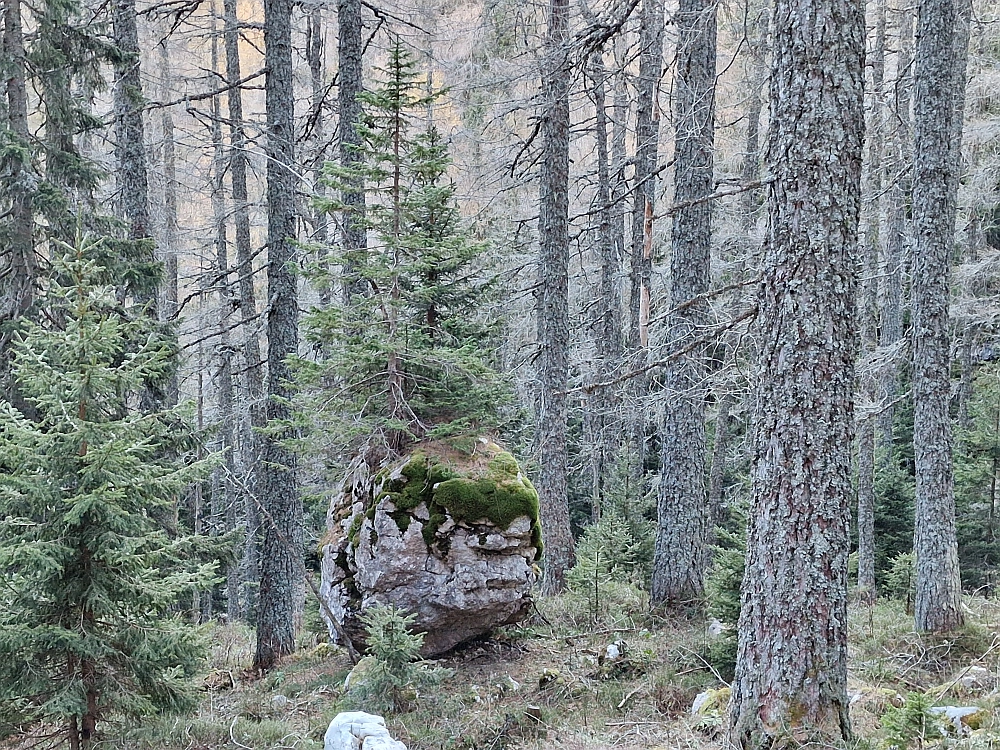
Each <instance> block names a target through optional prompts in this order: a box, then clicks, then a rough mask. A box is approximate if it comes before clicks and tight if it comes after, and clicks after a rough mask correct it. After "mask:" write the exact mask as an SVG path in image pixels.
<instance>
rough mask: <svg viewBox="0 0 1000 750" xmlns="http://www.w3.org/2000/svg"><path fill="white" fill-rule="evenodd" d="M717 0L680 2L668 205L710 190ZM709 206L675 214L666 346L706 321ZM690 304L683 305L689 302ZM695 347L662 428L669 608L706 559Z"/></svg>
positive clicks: (668, 375) (696, 585)
mask: <svg viewBox="0 0 1000 750" xmlns="http://www.w3.org/2000/svg"><path fill="white" fill-rule="evenodd" d="M715 16H716V10H715V2H714V0H681V2H680V6H679V8H678V11H677V14H676V16H675V22H676V24H677V30H678V42H677V74H676V76H675V78H674V127H675V131H676V141H675V146H674V203H678V204H684V203H688V202H691V201H697V200H699V199H703V198H705V197H706V196H708V195H711V194H712V191H713V189H714V187H715V181H714V174H713V169H714V137H715V123H714V118H715V57H716V54H715V48H716V20H715ZM711 249H712V203H711V201H702V202H700V203H695V204H693V205H689V206H685V207H684V208H681V209H680V210H678V211H677V212H676V213H674V226H673V233H672V253H671V258H670V282H671V286H670V309H671V311H672V312H671V313H670V316H669V326H670V345H671V348H674V349H679V348H683V347H687V346H689V345H690V342H691V340H692V339H693V338H695V337H696V336H697V335H698V329H699V327H701V326H704V325H705V323H706V322H707V307H708V306H707V302H704V301H702V302H697V303H694V304H690V301H691V300H692V299H695V298H698V297H701V296H703V295H704V294H705V293H706V292H707V291H708V287H709V277H710V272H711ZM685 303H688V304H685ZM704 357H705V355H704V350H703V348H701V347H699V348H696V349H694V350H692V351H691V352H689V353H688V354H686V355H684V356H683V357H681V358H680V359H678V360H676V361H675V362H673V363H671V364H670V365H668V366H667V368H666V372H665V375H664V384H665V392H666V407H665V408H664V412H663V426H662V431H661V433H660V445H661V449H660V488H659V499H658V503H657V533H656V549H655V555H654V560H653V585H652V591H651V600H652V602H653V604H655V605H662V606H665V607H667V608H668V609H671V610H674V611H678V612H680V611H686V610H691V608H692V607H699V606H700V603H701V602H700V599H701V596H702V594H703V593H704V575H705V566H706V565H707V563H708V535H709V531H710V528H711V526H710V517H709V515H710V514H709V505H708V502H707V497H706V495H705V396H706V391H705V377H706V375H707V369H706V366H705V359H704Z"/></svg>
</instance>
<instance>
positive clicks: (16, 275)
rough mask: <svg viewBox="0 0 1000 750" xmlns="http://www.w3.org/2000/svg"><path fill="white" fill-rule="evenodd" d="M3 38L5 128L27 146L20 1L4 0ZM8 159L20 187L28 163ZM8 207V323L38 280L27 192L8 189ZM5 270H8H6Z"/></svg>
mask: <svg viewBox="0 0 1000 750" xmlns="http://www.w3.org/2000/svg"><path fill="white" fill-rule="evenodd" d="M3 10H4V16H3V17H4V35H3V51H4V57H5V58H6V65H7V79H6V81H5V83H6V86H7V126H8V127H9V128H10V130H11V132H12V133H13V134H14V135H15V136H16V137H17V139H18V140H19V141H20V142H21V144H22V145H23V146H24V147H27V145H28V139H29V132H28V93H27V84H26V80H25V65H24V32H23V30H22V26H21V3H20V0H4V7H3ZM8 158H10V159H11V162H10V165H9V169H10V171H11V176H10V178H9V179H10V181H11V182H12V183H14V184H21V183H24V182H25V181H23V180H22V181H19V180H18V175H20V174H21V173H22V172H23V171H25V170H26V169H29V168H30V164H28V163H26V162H22V161H20V160H19V159H17V158H16V157H8ZM9 198H10V201H11V207H10V212H11V214H10V222H11V229H10V237H9V239H8V240H7V245H8V248H9V250H10V253H9V254H4V255H5V260H4V265H6V266H7V268H4V269H3V270H4V271H6V273H4V274H3V276H2V277H0V284H2V285H3V286H0V294H2V297H0V305H2V309H0V321H2V320H11V319H13V318H16V317H18V316H20V315H21V314H22V313H24V311H25V310H27V309H28V307H30V306H31V303H32V301H33V300H34V296H35V283H36V281H37V278H38V264H37V262H36V260H35V245H34V238H33V235H34V220H33V218H32V198H31V193H30V192H29V191H28V190H27V189H25V188H24V187H23V185H22V186H21V189H18V190H12V191H11V194H10V196H9ZM8 269H9V270H8Z"/></svg>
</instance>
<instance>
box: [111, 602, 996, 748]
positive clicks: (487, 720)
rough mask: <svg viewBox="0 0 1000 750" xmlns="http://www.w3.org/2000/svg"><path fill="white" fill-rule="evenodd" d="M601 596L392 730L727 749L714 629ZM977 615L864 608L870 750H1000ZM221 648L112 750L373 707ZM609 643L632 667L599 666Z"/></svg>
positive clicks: (854, 643)
mask: <svg viewBox="0 0 1000 750" xmlns="http://www.w3.org/2000/svg"><path fill="white" fill-rule="evenodd" d="M602 593H603V595H604V599H603V600H602V601H600V602H597V603H596V605H595V602H594V601H593V600H592V597H590V598H588V597H587V596H584V595H580V594H566V595H564V596H561V597H556V598H551V599H543V600H541V601H539V602H538V603H537V610H536V612H535V613H533V615H532V617H531V618H529V620H527V621H526V622H524V623H522V624H520V625H519V626H516V627H508V628H506V629H504V630H502V631H500V632H498V633H497V634H496V635H495V637H494V638H492V639H490V640H485V641H482V642H479V643H476V644H473V645H472V646H469V647H466V648H464V649H462V650H461V651H458V652H456V653H454V654H452V655H450V656H449V657H448V658H445V659H442V660H439V661H438V666H443V667H446V668H447V669H448V670H450V676H448V677H446V678H445V679H444V680H443V681H442V682H441V683H440V684H439V685H438V686H437V687H436V688H432V689H429V690H426V691H425V692H423V693H422V694H420V695H418V696H417V698H416V700H415V701H414V702H413V705H412V708H411V710H408V711H406V712H400V713H387V714H385V718H386V723H387V725H388V728H389V731H390V733H391V734H392V735H393V736H394V737H395V738H397V739H399V740H402V741H403V742H405V743H406V745H407V746H408V748H409V750H431V749H432V748H433V749H440V750H445V749H448V750H462V749H468V750H473V749H474V750H501V749H502V748H506V749H508V750H512V749H514V748H525V749H527V748H543V747H544V748H552V749H560V750H597V749H598V748H704V749H705V750H709V749H711V748H721V747H722V738H721V730H722V724H723V718H722V717H723V712H724V706H721V707H719V706H715V707H713V706H712V702H711V701H710V702H709V704H708V706H707V708H703V709H702V711H701V712H700V713H697V714H694V713H692V710H691V707H692V702H693V701H694V699H695V697H696V696H697V695H698V694H699V693H701V692H703V691H705V690H709V689H718V688H722V687H724V684H725V683H724V680H723V678H724V677H725V676H726V675H725V673H724V671H723V672H720V671H718V670H716V669H715V668H713V667H711V666H710V665H709V661H711V660H715V662H716V663H722V662H724V661H725V659H724V658H721V659H720V654H723V653H724V652H725V651H726V648H727V647H726V645H725V643H726V636H725V635H723V636H721V637H720V636H718V635H712V634H711V633H709V632H708V631H707V630H706V628H705V626H704V624H703V623H701V624H697V625H695V624H692V623H677V622H664V621H661V620H656V619H655V618H653V617H652V616H651V615H650V614H649V611H648V607H647V606H646V604H645V602H644V601H643V599H642V598H641V595H640V594H639V593H638V592H637V591H635V590H634V589H631V588H627V587H618V588H613V589H611V590H609V591H608V592H602ZM966 605H967V607H968V615H969V620H970V625H969V626H968V627H967V628H966V629H965V630H964V631H963V632H962V633H960V634H958V635H953V636H950V637H948V638H928V637H926V636H924V637H921V636H918V635H917V634H915V633H914V632H913V629H912V618H911V617H908V616H907V614H906V612H905V607H904V605H903V604H902V603H901V602H884V603H880V604H878V605H877V606H875V607H874V608H859V607H852V608H851V613H850V643H851V658H850V678H849V692H850V694H851V698H852V703H851V718H852V723H853V726H854V730H855V733H856V735H857V736H858V737H859V738H860V743H859V746H860V747H865V748H890V747H891V746H893V745H896V746H899V745H900V742H903V743H908V744H909V745H910V746H912V747H928V746H930V745H932V744H939V743H943V744H946V745H948V746H950V747H969V748H1000V721H998V720H997V718H996V711H995V709H996V707H997V706H998V705H1000V677H998V675H1000V602H998V601H991V600H984V599H972V600H969V599H967V600H966ZM212 639H213V653H212V664H211V671H210V672H208V673H207V674H206V675H205V676H204V678H203V681H202V684H203V687H202V695H203V699H202V701H201V705H200V708H199V710H198V711H197V713H196V714H194V715H191V716H185V717H163V718H161V719H159V720H155V721H152V722H150V723H147V724H145V725H143V726H142V727H140V728H137V729H133V730H130V731H128V732H126V733H124V734H120V735H119V736H118V737H116V738H115V739H111V738H108V739H107V740H106V741H105V742H102V743H100V746H102V747H108V748H123V749H124V748H128V749H129V750H203V749H204V750H207V749H209V748H211V749H213V750H214V749H217V748H244V749H252V750H272V749H274V750H276V749H277V748H301V749H309V750H312V749H314V748H322V746H323V734H324V732H325V731H326V728H327V726H328V724H329V722H330V720H331V719H332V718H333V717H334V716H335V715H336V714H337V713H338V712H339V711H340V710H345V709H350V710H365V709H366V708H367V707H366V706H364V705H357V704H352V703H350V699H349V697H348V698H346V699H345V697H344V696H343V693H344V690H343V686H344V680H345V678H346V676H347V675H348V673H349V671H350V669H351V664H350V662H349V661H348V659H347V657H346V655H345V654H344V652H343V651H342V650H340V649H331V648H330V647H329V646H326V645H316V644H315V642H313V643H312V644H308V643H304V644H303V648H302V649H301V650H300V652H299V653H297V654H296V655H294V656H292V657H291V658H289V659H287V660H285V661H284V662H283V663H282V665H281V667H280V668H279V669H278V670H275V671H274V672H272V673H270V674H268V675H267V676H266V677H264V678H262V679H258V678H255V677H254V676H253V674H252V672H251V671H250V669H249V664H250V662H251V657H252V639H251V633H250V631H249V630H247V629H245V628H241V627H240V628H237V627H228V626H218V627H216V628H215V630H214V631H213V633H212ZM610 644H617V647H618V649H619V650H620V651H622V652H623V654H622V656H620V657H619V658H617V659H601V656H602V655H605V654H606V653H607V649H608V646H609V645H610ZM602 661H603V663H599V662H602ZM723 670H724V668H723ZM712 695H713V696H715V697H717V696H718V695H722V696H725V692H723V693H721V694H712ZM907 696H909V701H908V702H907V700H906V699H907ZM929 706H959V707H964V706H975V707H980V708H982V709H983V710H981V711H980V712H979V713H978V714H976V715H975V716H973V717H971V718H967V719H966V720H965V721H967V722H968V723H970V724H972V725H973V727H974V729H972V728H970V727H966V726H965V725H964V724H963V725H961V729H958V730H951V729H949V727H950V724H948V723H947V722H944V721H943V720H939V721H935V720H934V719H933V717H932V716H931V714H930V712H929V709H928V707H929ZM942 726H944V727H945V729H944V730H942V729H941V727H942ZM942 732H943V733H942ZM943 734H947V735H949V736H948V737H944V736H943Z"/></svg>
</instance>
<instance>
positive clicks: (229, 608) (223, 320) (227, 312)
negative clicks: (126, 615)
mask: <svg viewBox="0 0 1000 750" xmlns="http://www.w3.org/2000/svg"><path fill="white" fill-rule="evenodd" d="M216 13H217V11H216V3H215V0H213V2H212V70H213V71H218V70H219V38H218V34H217V32H216V23H215V18H216ZM232 95H233V93H232V92H230V96H232ZM226 169H227V164H226V144H225V141H224V140H223V136H222V103H221V101H220V97H218V96H214V97H212V214H213V217H214V219H215V276H216V282H215V286H216V288H217V289H218V290H219V295H218V296H219V346H218V350H217V354H218V363H219V364H218V368H219V369H218V374H217V375H216V382H217V384H218V385H217V388H216V399H217V402H216V408H217V410H218V415H217V418H218V420H219V448H220V450H222V451H224V453H223V457H222V463H221V464H220V465H219V467H218V468H217V469H216V470H215V477H214V488H215V489H216V492H218V494H219V495H220V497H219V504H220V505H221V506H222V508H221V511H222V512H221V513H220V514H219V516H220V520H221V518H224V528H225V531H226V532H227V533H230V532H232V531H234V530H235V529H236V527H237V525H238V524H239V503H238V502H237V491H236V411H235V408H234V406H235V403H234V398H233V392H234V388H233V354H234V351H233V347H232V345H231V344H230V341H229V330H230V327H231V319H232V316H233V311H234V309H235V305H234V299H233V294H232V288H231V287H230V285H229V233H228V227H227V221H226ZM225 585H226V616H227V618H228V619H229V621H230V622H236V620H238V619H239V617H240V600H239V590H240V570H239V561H238V560H237V559H236V557H235V555H234V556H233V559H232V561H231V562H230V563H229V566H228V568H227V570H226V582H225Z"/></svg>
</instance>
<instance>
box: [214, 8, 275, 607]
mask: <svg viewBox="0 0 1000 750" xmlns="http://www.w3.org/2000/svg"><path fill="white" fill-rule="evenodd" d="M236 2H237V0H224V8H225V47H226V80H227V81H228V82H229V85H230V86H234V88H232V89H231V90H230V91H229V93H228V95H227V101H228V109H229V142H230V151H229V177H230V180H231V181H232V194H233V229H234V234H233V239H234V241H235V245H236V268H235V269H233V270H235V271H236V274H237V279H238V285H237V290H238V295H239V297H238V299H239V308H240V317H241V322H242V332H241V336H242V343H243V368H242V369H243V390H244V392H245V398H246V400H247V402H248V403H249V420H242V422H241V424H240V430H239V433H240V434H239V443H240V456H239V462H238V467H239V472H240V476H242V477H244V481H243V485H242V488H241V491H240V494H241V497H240V507H242V508H243V512H244V514H245V524H246V538H245V540H244V543H243V551H242V559H241V560H240V581H241V583H242V582H244V581H245V582H251V581H254V582H255V581H257V580H258V579H259V577H260V570H259V558H260V543H259V535H260V528H261V521H260V517H261V516H260V507H259V503H260V499H259V498H258V487H259V482H258V481H257V477H258V471H259V469H260V461H259V458H260V444H259V438H258V434H257V432H256V431H257V430H259V429H260V428H262V427H263V426H264V425H265V423H266V415H265V413H264V374H263V362H262V360H261V352H260V344H259V343H258V341H259V330H260V325H259V321H258V319H257V299H256V292H255V290H254V264H253V250H252V247H251V245H250V203H249V199H248V194H247V151H248V149H249V142H248V140H247V137H246V131H245V129H244V125H243V92H242V91H241V90H240V89H239V87H235V84H236V82H237V81H240V80H241V79H242V73H241V71H240V48H239V38H240V37H239V34H240V32H239V17H238V16H237V12H236V11H237V7H236ZM255 609H256V603H255V602H254V601H253V600H248V599H243V598H241V599H240V615H241V616H242V617H243V618H244V619H251V618H252V616H253V613H254V611H255Z"/></svg>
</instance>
